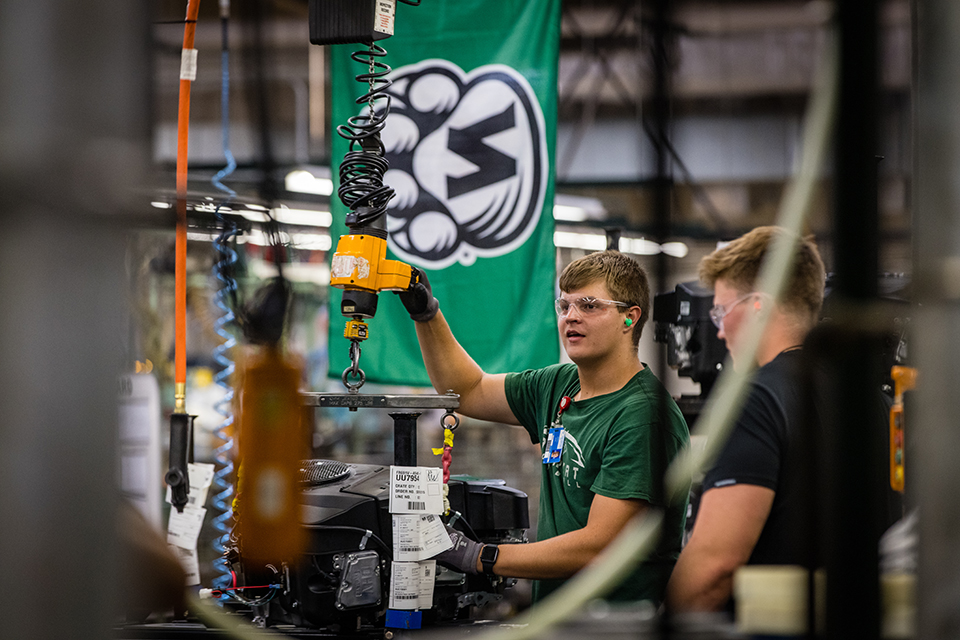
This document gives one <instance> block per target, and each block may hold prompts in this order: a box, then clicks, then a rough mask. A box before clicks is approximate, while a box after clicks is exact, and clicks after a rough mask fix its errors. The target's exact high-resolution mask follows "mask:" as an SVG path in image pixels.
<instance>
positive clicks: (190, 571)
mask: <svg viewBox="0 0 960 640" xmlns="http://www.w3.org/2000/svg"><path fill="white" fill-rule="evenodd" d="M170 551H172V552H173V554H174V555H175V556H177V559H178V560H180V566H182V567H183V570H184V571H185V572H186V574H187V580H186V586H188V587H191V586H193V585H195V584H200V560H199V559H198V557H197V550H196V548H194V549H184V548H182V547H178V546H176V545H170Z"/></svg>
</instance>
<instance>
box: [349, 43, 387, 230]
mask: <svg viewBox="0 0 960 640" xmlns="http://www.w3.org/2000/svg"><path fill="white" fill-rule="evenodd" d="M386 54H387V51H386V49H384V48H383V47H380V46H378V45H376V44H371V45H370V48H369V49H367V50H364V51H356V52H354V53H353V54H352V55H351V56H350V57H351V58H353V59H354V60H355V61H357V62H365V63H367V65H368V67H369V71H368V72H367V73H361V74H359V75H357V77H356V79H357V82H365V83H367V84H368V85H369V87H370V90H369V91H368V92H367V93H365V94H363V95H362V96H360V97H359V98H357V100H356V102H357V104H366V105H368V109H367V110H366V112H364V113H360V114H358V115H356V116H353V117H351V118H348V119H347V124H345V125H344V124H342V125H338V126H337V133H339V134H340V136H341V137H342V138H344V139H345V140H349V141H350V149H349V151H348V152H347V154H346V155H345V156H344V158H343V161H342V162H341V163H340V188H339V189H338V190H337V195H339V196H340V200H341V201H342V202H343V204H345V205H346V206H347V207H349V208H350V210H351V211H353V212H355V213H356V214H357V220H356V222H355V223H353V224H352V225H351V226H366V225H367V224H369V223H370V222H372V221H374V220H376V219H377V218H379V217H380V216H382V215H383V214H384V213H386V211H387V204H388V203H389V202H390V200H391V199H392V198H393V196H394V195H395V193H394V190H393V189H392V188H391V187H389V186H387V185H384V184H383V176H384V174H385V173H386V172H387V169H388V167H389V164H388V163H387V161H386V159H385V158H384V149H383V143H382V142H381V141H380V131H382V130H383V127H384V126H385V125H386V118H387V114H389V113H390V96H389V95H388V94H387V93H386V90H387V89H388V88H390V85H392V84H393V81H392V80H390V79H389V78H387V75H388V74H389V73H390V71H391V69H390V66H389V65H387V64H386V63H384V62H382V61H380V60H378V58H382V57H383V56H385V55H386ZM377 100H380V101H382V105H383V108H382V109H381V110H380V111H379V112H378V111H377V110H376V106H375V103H376V101H377ZM360 208H363V210H362V211H358V209H360Z"/></svg>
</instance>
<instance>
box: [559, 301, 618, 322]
mask: <svg viewBox="0 0 960 640" xmlns="http://www.w3.org/2000/svg"><path fill="white" fill-rule="evenodd" d="M612 306H616V307H629V306H631V305H629V304H627V303H626V302H620V301H618V300H604V299H603V298H594V297H593V296H584V297H582V298H577V299H576V300H567V299H566V298H557V300H556V302H554V308H555V309H556V310H557V315H558V316H560V317H561V318H565V317H566V316H567V314H568V313H570V308H571V307H576V308H577V311H579V312H580V315H581V316H584V317H586V316H591V315H593V314H595V313H597V312H599V311H603V310H604V309H606V308H607V307H612Z"/></svg>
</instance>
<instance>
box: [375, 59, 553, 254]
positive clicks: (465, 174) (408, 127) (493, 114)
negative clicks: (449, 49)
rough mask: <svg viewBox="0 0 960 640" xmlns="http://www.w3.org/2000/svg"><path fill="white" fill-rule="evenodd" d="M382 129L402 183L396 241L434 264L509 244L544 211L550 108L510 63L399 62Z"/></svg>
mask: <svg viewBox="0 0 960 640" xmlns="http://www.w3.org/2000/svg"><path fill="white" fill-rule="evenodd" d="M391 77H392V78H393V86H392V87H390V89H389V90H388V92H389V93H390V95H391V96H392V99H393V101H392V105H391V109H390V116H389V117H388V118H387V125H386V127H385V128H384V130H383V132H382V134H381V135H382V140H383V144H384V147H385V149H386V154H387V160H388V161H389V162H390V170H389V171H387V173H386V175H385V176H384V182H385V183H387V184H389V185H390V186H391V187H393V189H394V190H395V191H396V193H397V195H396V197H395V198H394V199H393V200H392V201H391V202H390V207H389V209H388V210H387V229H388V231H389V233H390V235H389V245H390V249H391V250H392V251H393V252H394V253H396V254H397V256H399V258H400V259H401V260H405V261H408V262H413V263H415V264H418V265H421V266H425V267H428V268H434V269H443V268H445V267H448V266H450V265H452V264H454V263H455V262H459V263H460V264H463V265H470V264H473V262H474V261H475V260H476V259H477V257H478V256H483V257H493V256H499V255H503V254H506V253H509V252H511V251H513V250H514V249H516V248H517V247H519V246H520V245H521V244H523V242H524V241H525V240H526V239H527V238H528V237H529V236H530V234H531V233H532V232H533V229H534V228H535V227H536V225H537V221H538V220H539V219H540V211H541V209H542V208H543V199H544V194H545V192H546V183H547V173H546V170H547V144H546V136H545V132H544V124H543V112H542V111H541V109H540V105H539V103H538V102H537V99H536V96H535V95H534V93H533V91H532V89H531V88H530V86H529V84H528V83H527V81H526V79H525V78H524V77H523V76H521V75H520V74H519V73H517V72H516V71H515V70H513V69H511V68H509V67H506V66H504V65H487V66H484V67H480V68H478V69H475V70H474V71H472V72H470V73H467V74H465V73H464V72H463V71H462V70H461V69H460V68H459V67H457V66H456V65H454V64H452V63H450V62H447V61H445V60H428V61H425V62H421V63H419V64H416V65H411V66H408V67H403V68H400V69H397V70H395V71H394V72H393V74H392V75H391Z"/></svg>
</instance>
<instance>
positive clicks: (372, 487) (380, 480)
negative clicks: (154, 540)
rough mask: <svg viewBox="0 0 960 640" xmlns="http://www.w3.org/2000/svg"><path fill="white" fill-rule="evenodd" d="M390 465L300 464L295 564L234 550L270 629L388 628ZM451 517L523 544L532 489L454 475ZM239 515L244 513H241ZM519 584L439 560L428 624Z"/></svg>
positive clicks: (259, 618)
mask: <svg viewBox="0 0 960 640" xmlns="http://www.w3.org/2000/svg"><path fill="white" fill-rule="evenodd" d="M389 471H390V467H389V465H371V464H346V463H342V462H336V461H331V460H308V461H305V462H304V463H303V465H302V467H301V470H300V473H301V483H302V493H301V498H302V509H303V511H302V518H301V520H302V526H303V527H305V528H306V529H307V530H308V543H307V548H306V551H305V552H304V554H303V556H302V557H301V559H300V561H299V563H298V564H296V566H290V565H286V564H280V563H277V564H267V565H257V566H253V565H251V564H250V563H247V562H245V561H244V559H243V555H242V553H243V552H242V547H243V541H242V540H239V541H238V542H239V544H238V545H237V546H235V547H234V548H232V549H229V550H228V552H227V561H228V562H229V563H230V565H231V568H232V570H233V571H234V572H235V574H236V575H237V576H238V579H237V583H238V585H240V584H244V585H251V586H253V585H256V586H262V588H258V589H256V590H252V591H244V594H245V595H244V596H243V599H242V600H241V605H240V606H241V608H243V607H246V608H248V609H249V608H252V611H250V614H252V615H253V617H254V620H255V621H256V622H257V623H259V624H261V625H264V626H274V625H295V626H297V627H306V628H322V629H328V630H331V631H334V632H354V631H362V630H364V629H375V628H377V627H379V628H382V627H383V625H384V616H385V612H386V609H387V604H388V597H389V593H390V569H391V557H392V550H393V546H392V540H393V527H392V519H391V515H390V513H389V511H388V506H389V483H390V475H389ZM449 500H450V507H451V514H453V515H452V516H451V517H450V518H449V522H450V523H451V524H452V526H453V527H454V528H456V529H460V530H462V531H464V532H466V533H467V535H469V536H470V537H473V538H475V539H476V540H478V541H480V542H485V543H496V544H500V543H519V542H526V529H527V528H528V527H529V516H528V511H527V496H526V494H525V493H523V492H521V491H518V490H516V489H512V488H510V487H507V486H505V483H504V481H503V480H479V479H475V478H469V477H465V476H451V478H450V482H449ZM241 517H242V516H241ZM515 583H516V581H515V580H513V579H504V578H500V577H496V576H487V575H465V574H462V573H458V572H455V571H450V570H448V569H445V568H443V567H441V566H439V565H438V566H437V574H436V577H435V587H434V596H433V607H432V608H430V609H428V610H426V611H424V612H423V616H424V618H423V621H424V624H429V623H433V622H442V621H452V620H458V619H463V618H466V617H467V616H468V615H469V614H470V608H471V607H472V606H482V605H483V604H486V603H488V602H492V601H496V600H499V599H500V598H502V594H503V591H504V589H505V588H506V587H509V586H512V585H513V584H515Z"/></svg>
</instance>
